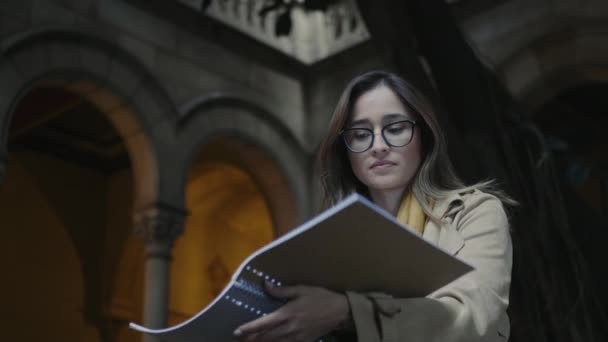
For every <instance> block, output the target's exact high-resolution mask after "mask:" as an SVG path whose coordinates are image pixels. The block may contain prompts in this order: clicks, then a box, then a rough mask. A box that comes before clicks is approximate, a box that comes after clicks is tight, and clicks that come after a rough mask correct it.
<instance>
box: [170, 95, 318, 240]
mask: <svg viewBox="0 0 608 342" xmlns="http://www.w3.org/2000/svg"><path fill="white" fill-rule="evenodd" d="M179 127H180V128H179V129H178V132H179V133H178V134H179V137H178V139H179V145H180V146H181V148H180V150H182V151H185V153H186V154H185V155H184V156H183V158H184V160H185V162H183V163H180V164H181V165H184V167H185V168H184V169H182V170H179V171H180V174H181V175H182V176H181V177H180V178H181V179H182V180H183V181H182V184H180V186H181V187H180V188H182V189H183V188H184V186H185V183H186V181H185V179H186V178H187V175H188V173H189V169H188V167H190V166H191V165H192V164H193V161H194V160H195V159H196V158H197V157H198V152H199V151H200V148H201V147H203V146H204V145H205V144H208V143H210V142H211V143H216V144H217V143H218V141H220V143H221V145H222V148H223V149H224V150H225V151H226V152H225V153H222V154H218V153H214V152H213V150H212V149H211V150H208V154H209V155H210V156H212V158H215V159H218V160H222V161H225V162H229V163H231V164H235V165H239V166H240V167H242V168H243V169H244V170H247V172H248V173H249V174H250V175H251V177H252V178H253V179H254V180H255V181H256V183H257V184H258V185H259V186H260V189H261V191H262V192H263V193H264V196H265V197H266V199H267V200H268V202H269V205H270V208H271V211H272V212H273V213H276V215H275V214H273V220H274V222H275V224H276V225H277V233H278V234H282V233H284V232H286V231H287V230H288V229H290V228H293V227H294V225H295V224H297V223H299V222H302V221H303V220H305V219H306V218H308V216H309V215H310V213H311V212H310V208H311V205H310V202H311V199H310V196H311V192H310V186H309V183H310V179H309V178H310V172H309V168H310V166H309V165H308V160H307V156H306V154H305V152H304V151H303V150H302V149H301V148H300V147H299V145H298V144H297V142H296V139H295V138H294V137H293V136H292V135H291V134H290V132H289V130H287V129H286V128H284V127H283V126H282V125H281V124H280V123H278V122H277V121H276V120H273V119H272V116H270V115H268V114H267V113H266V112H265V111H264V110H263V109H261V108H260V107H258V106H256V105H254V104H251V103H249V102H246V101H243V100H241V99H239V98H234V97H231V96H221V97H213V98H211V99H210V98H201V99H199V101H197V102H195V104H194V105H192V106H191V107H190V109H188V110H187V111H186V113H185V115H184V117H183V119H182V121H181V122H180V126H179ZM218 137H219V139H220V140H217V139H218ZM222 137H224V138H223V140H222ZM227 138H230V139H227ZM214 139H216V140H214ZM268 173H272V174H273V175H275V176H274V177H273V178H274V179H276V183H273V182H275V181H270V182H269V181H268V177H266V175H267V174H268ZM289 213H293V214H289ZM289 216H291V218H289Z"/></svg>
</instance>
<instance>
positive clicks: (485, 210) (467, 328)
mask: <svg viewBox="0 0 608 342" xmlns="http://www.w3.org/2000/svg"><path fill="white" fill-rule="evenodd" d="M474 197H476V198H474V199H472V200H470V201H469V200H465V204H466V205H465V206H464V209H463V210H462V211H460V212H459V213H458V214H456V216H455V218H454V221H453V222H454V227H455V229H457V230H458V232H459V233H460V234H461V235H462V237H463V239H464V242H465V244H464V246H463V247H462V249H460V251H459V252H458V254H457V256H458V257H459V258H460V259H461V260H464V261H465V262H467V263H469V264H470V265H472V266H473V267H474V268H475V270H473V271H472V272H469V273H468V274H466V275H464V276H462V277H461V278H459V279H458V280H456V281H454V282H452V283H450V284H449V285H446V286H445V287H443V288H441V289H439V290H437V291H436V292H434V293H432V294H431V295H429V296H427V297H425V298H392V297H390V296H388V295H384V294H379V293H365V294H362V293H353V292H348V293H347V297H348V300H349V303H350V306H351V313H352V317H353V321H354V323H355V329H356V332H357V339H358V341H365V342H370V341H382V342H384V341H387V342H388V341H408V342H423V341H424V342H431V341H442V342H461V341H462V342H471V341H501V340H504V341H506V340H507V339H508V334H509V323H508V317H507V316H506V309H507V306H508V302H509V286H510V282H511V264H512V245H511V238H510V234H509V225H508V221H507V217H506V214H505V212H504V210H503V207H502V204H501V202H500V201H499V200H498V199H496V198H495V197H493V196H490V195H486V194H482V195H477V196H474ZM466 202H470V203H466ZM452 229H454V228H453V227H452Z"/></svg>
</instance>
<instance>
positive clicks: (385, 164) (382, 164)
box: [371, 160, 395, 169]
mask: <svg viewBox="0 0 608 342" xmlns="http://www.w3.org/2000/svg"><path fill="white" fill-rule="evenodd" d="M393 165H395V163H393V162H391V161H388V160H378V161H377V162H374V163H373V164H372V167H371V169H386V168H389V167H391V166H393Z"/></svg>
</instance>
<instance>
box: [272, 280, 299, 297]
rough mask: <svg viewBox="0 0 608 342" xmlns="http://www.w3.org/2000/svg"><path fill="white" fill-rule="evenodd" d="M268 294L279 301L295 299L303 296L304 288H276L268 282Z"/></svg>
mask: <svg viewBox="0 0 608 342" xmlns="http://www.w3.org/2000/svg"><path fill="white" fill-rule="evenodd" d="M265 285H266V292H268V294H270V295H271V296H272V297H275V298H279V299H293V298H296V297H298V296H300V295H301V294H302V291H303V287H302V286H276V285H274V284H272V283H270V282H266V284H265Z"/></svg>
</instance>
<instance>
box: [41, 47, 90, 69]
mask: <svg viewBox="0 0 608 342" xmlns="http://www.w3.org/2000/svg"><path fill="white" fill-rule="evenodd" d="M49 52H50V55H51V65H52V68H53V69H62V70H74V69H77V70H80V69H82V63H81V60H80V53H79V52H80V51H79V48H77V47H76V46H75V45H71V44H64V43H59V42H53V43H50V44H49Z"/></svg>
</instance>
